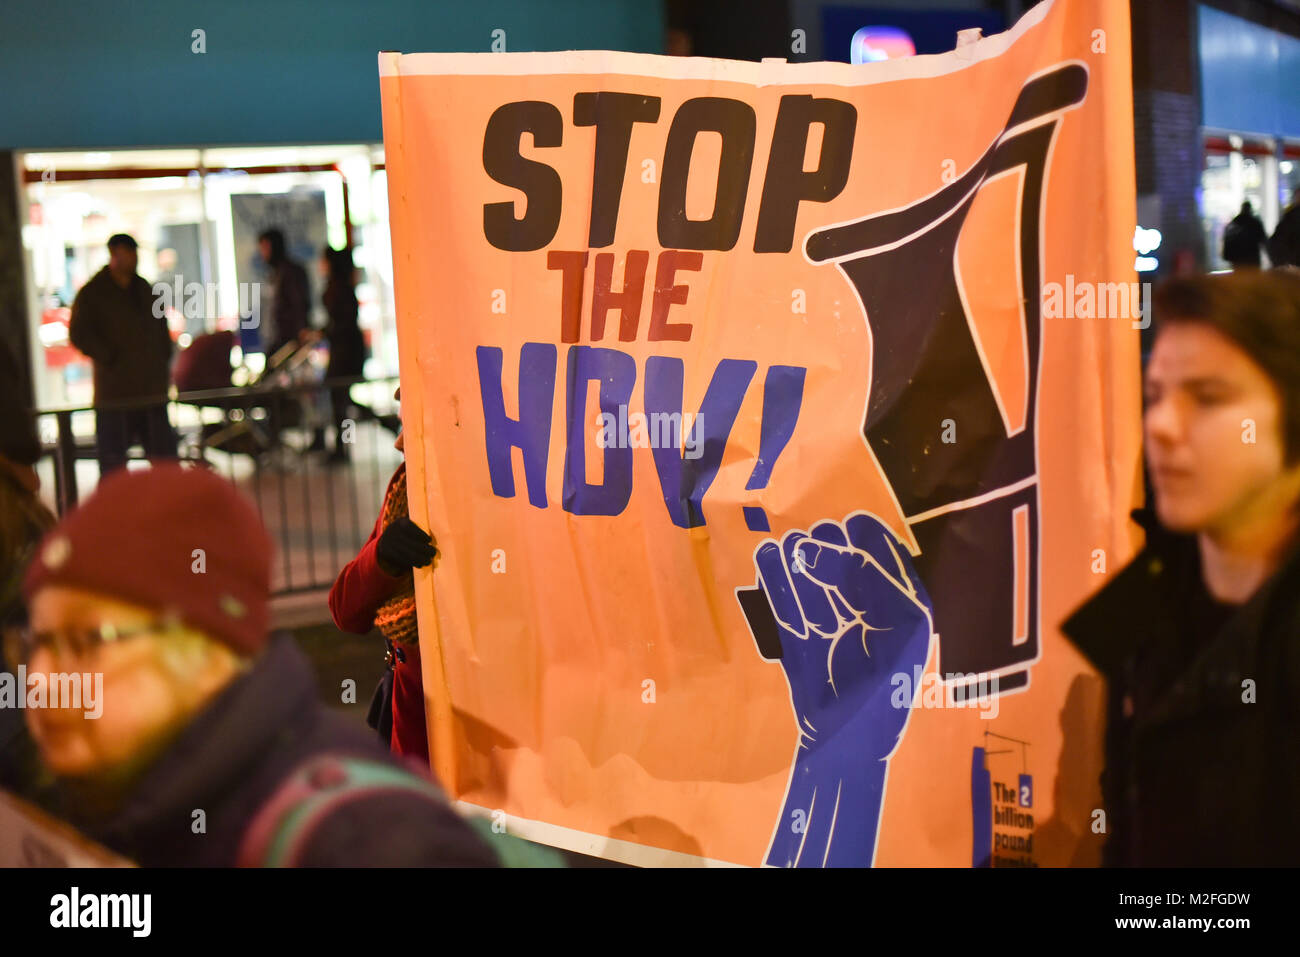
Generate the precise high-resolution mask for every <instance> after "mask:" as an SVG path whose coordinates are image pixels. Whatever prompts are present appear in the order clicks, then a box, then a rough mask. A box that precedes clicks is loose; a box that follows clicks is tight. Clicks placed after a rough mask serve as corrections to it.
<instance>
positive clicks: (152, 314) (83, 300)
mask: <svg viewBox="0 0 1300 957" xmlns="http://www.w3.org/2000/svg"><path fill="white" fill-rule="evenodd" d="M108 256H109V259H108V265H107V266H105V267H104V268H103V269H101V270H100V271H99V272H97V273H96V274H95V275H94V276H92V277H91V279H90V281H89V282H87V283H86V284H85V285H84V286H82V287H81V290H80V291H79V292H78V293H77V297H76V299H74V300H73V302H72V318H71V321H70V322H69V324H68V335H69V338H70V339H71V340H72V344H73V345H74V346H76V347H77V348H78V349H80V350H81V351H82V352H83V353H85V354H86V356H88V357H89V358H90V360H91V362H92V363H93V364H94V375H95V406H96V408H95V442H96V446H97V451H98V456H99V471H100V474H101V475H107V474H108V473H109V472H111V471H112V470H113V469H115V468H118V467H120V466H122V465H125V464H126V453H127V449H129V448H130V446H131V444H132V443H133V442H135V441H139V442H140V444H141V445H143V446H144V451H145V455H146V456H147V457H148V458H149V459H151V460H153V459H157V458H175V457H176V433H175V432H174V431H172V427H171V423H170V422H169V421H168V419H167V406H166V404H165V403H166V398H167V388H168V386H169V385H170V379H169V372H168V369H169V365H170V363H171V356H172V348H173V347H172V339H171V334H170V333H169V332H168V331H167V319H166V317H165V316H164V315H163V312H162V310H161V308H159V305H160V304H156V303H155V299H154V295H153V288H152V287H151V286H150V285H149V283H148V282H147V281H145V280H144V279H143V278H141V277H140V276H139V275H138V274H137V273H136V271H135V270H136V266H137V264H138V257H137V254H136V242H135V240H134V239H132V238H131V237H130V236H128V235H126V234H125V233H118V234H117V235H115V236H113V237H112V238H110V239H109V241H108ZM150 399H152V400H156V401H154V402H145V403H143V404H141V403H140V402H139V401H133V400H150ZM124 403H125V404H127V406H128V407H126V408H123V407H121V406H122V405H123V404H124Z"/></svg>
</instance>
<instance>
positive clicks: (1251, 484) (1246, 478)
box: [1063, 270, 1300, 867]
mask: <svg viewBox="0 0 1300 957" xmlns="http://www.w3.org/2000/svg"><path fill="white" fill-rule="evenodd" d="M1288 272H1289V271H1287V270H1270V271H1268V272H1258V271H1250V272H1243V273H1233V274H1230V275H1220V276H1204V277H1198V278H1192V279H1175V280H1171V281H1169V282H1167V283H1166V284H1164V285H1162V286H1161V287H1160V288H1159V289H1158V290H1157V292H1156V295H1155V298H1154V305H1155V309H1156V320H1157V330H1156V338H1155V344H1154V348H1153V350H1152V353H1151V359H1150V363H1149V365H1148V368H1147V372H1146V386H1145V387H1146V412H1145V421H1144V428H1145V447H1146V456H1147V466H1148V469H1149V470H1150V474H1151V479H1152V483H1153V487H1154V491H1155V495H1154V498H1155V516H1154V519H1151V518H1147V519H1146V523H1147V529H1148V536H1147V542H1146V546H1145V547H1144V548H1143V550H1142V551H1141V552H1140V553H1139V554H1138V556H1137V557H1136V558H1135V559H1134V560H1133V561H1132V562H1130V563H1129V564H1128V565H1127V566H1126V567H1125V568H1124V569H1123V570H1122V571H1120V572H1119V573H1118V574H1117V575H1116V577H1115V578H1114V579H1113V580H1112V581H1111V582H1110V583H1109V584H1107V585H1106V586H1105V587H1104V588H1103V589H1102V590H1101V592H1100V593H1099V594H1097V595H1096V596H1095V597H1094V598H1093V599H1091V600H1090V601H1089V602H1088V603H1087V604H1085V605H1084V606H1083V607H1082V608H1081V609H1079V610H1078V611H1076V612H1075V613H1074V614H1073V615H1072V616H1071V617H1070V618H1069V619H1068V620H1067V621H1066V623H1065V625H1064V626H1063V630H1064V631H1065V634H1066V635H1067V637H1068V638H1070V640H1071V641H1073V642H1074V644H1075V645H1076V646H1077V647H1078V648H1079V650H1080V651H1081V652H1082V653H1083V654H1084V655H1085V656H1086V657H1087V658H1088V659H1089V660H1090V661H1091V662H1092V663H1093V664H1094V666H1095V667H1096V668H1097V669H1098V670H1099V671H1100V672H1101V673H1102V674H1103V675H1104V676H1105V677H1106V678H1107V682H1108V688H1109V706H1108V718H1107V731H1106V762H1105V770H1104V772H1103V778H1102V791H1103V796H1104V810H1105V814H1106V818H1105V820H1106V823H1107V833H1108V835H1109V837H1108V840H1107V843H1106V848H1105V852H1104V855H1103V861H1104V863H1106V864H1109V865H1112V866H1143V867H1150V866H1238V865H1283V864H1285V865H1291V866H1294V865H1296V864H1298V863H1300V815H1298V814H1297V812H1296V809H1297V807H1300V276H1296V275H1288V274H1287V273H1288ZM1157 519H1158V522H1157V521H1156V520H1157Z"/></svg>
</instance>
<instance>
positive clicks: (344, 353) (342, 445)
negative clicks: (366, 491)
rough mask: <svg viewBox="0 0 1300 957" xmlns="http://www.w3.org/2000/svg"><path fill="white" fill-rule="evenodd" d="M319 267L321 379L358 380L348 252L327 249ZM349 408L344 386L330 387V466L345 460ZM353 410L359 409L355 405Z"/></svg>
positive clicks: (361, 354) (360, 343)
mask: <svg viewBox="0 0 1300 957" xmlns="http://www.w3.org/2000/svg"><path fill="white" fill-rule="evenodd" d="M321 266H322V270H323V272H324V274H325V291H324V293H322V294H321V304H322V305H323V306H324V307H325V315H326V316H327V321H326V323H325V328H324V330H323V334H324V337H325V339H326V341H327V342H328V343H329V350H330V358H329V365H328V366H326V368H325V378H326V379H342V378H347V377H349V376H359V375H361V373H362V371H363V369H364V366H365V364H366V341H365V338H364V337H363V336H362V334H361V326H360V324H359V316H360V306H359V304H358V302H357V290H356V266H355V265H354V264H353V262H352V249H351V248H350V247H349V248H345V249H331V248H330V247H328V246H326V247H325V251H324V253H323V254H322V257H321ZM353 405H357V404H356V403H353V401H352V397H351V390H350V388H349V387H348V386H345V385H343V386H334V387H333V388H331V389H330V406H331V409H332V412H333V416H334V450H333V451H332V452H331V453H330V461H331V462H346V461H347V460H348V458H349V455H348V443H347V442H345V441H344V432H343V422H344V420H345V419H346V418H347V416H348V412H349V409H350V407H351V406H353ZM357 408H358V409H361V408H362V407H361V406H360V405H357ZM365 411H367V412H368V411H369V410H365ZM372 415H373V414H372ZM321 444H322V445H323V444H324V443H323V442H322V443H321Z"/></svg>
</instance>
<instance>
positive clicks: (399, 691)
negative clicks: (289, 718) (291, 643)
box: [329, 433, 437, 764]
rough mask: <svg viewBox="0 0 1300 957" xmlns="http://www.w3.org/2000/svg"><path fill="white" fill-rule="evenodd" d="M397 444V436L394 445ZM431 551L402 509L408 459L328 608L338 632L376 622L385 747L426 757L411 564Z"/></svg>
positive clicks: (419, 563)
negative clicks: (387, 729) (381, 647)
mask: <svg viewBox="0 0 1300 957" xmlns="http://www.w3.org/2000/svg"><path fill="white" fill-rule="evenodd" d="M393 445H394V447H395V448H396V449H398V450H399V451H401V450H402V448H403V445H402V434H401V433H398V436H397V441H396V442H394V443H393ZM436 553H437V549H436V548H435V547H434V542H433V539H432V538H431V537H430V536H429V534H428V533H427V532H425V531H424V530H423V529H421V528H420V527H419V526H418V525H416V524H415V523H414V522H412V521H411V519H410V516H409V515H408V513H407V507H406V463H402V465H401V466H399V467H398V469H397V471H396V472H394V473H393V477H392V478H391V479H390V480H389V482H388V490H387V491H386V492H385V493H384V504H383V507H382V508H381V509H380V511H379V518H378V519H377V520H376V521H375V527H374V529H373V530H372V531H371V532H370V538H368V539H367V540H366V543H365V545H363V546H362V547H361V551H360V552H358V553H357V556H356V557H355V558H354V559H352V561H350V562H348V563H347V565H345V566H344V568H343V570H342V571H341V572H339V577H338V578H337V579H335V581H334V585H333V587H332V588H330V596H329V606H330V614H331V615H332V616H333V618H334V624H335V625H337V626H338V627H339V628H340V629H341V630H342V631H347V632H352V633H355V634H359V635H364V634H366V633H368V632H369V631H370V630H371V629H372V628H378V629H379V630H380V632H381V633H382V634H383V636H384V640H385V643H386V644H387V646H388V662H389V664H390V666H391V670H390V672H389V673H388V675H386V676H385V683H384V684H383V685H381V691H380V692H379V693H380V694H381V695H384V696H387V692H386V691H384V690H383V689H384V687H385V686H386V685H387V684H389V683H391V685H392V694H391V697H390V698H388V701H382V700H381V701H378V702H376V703H377V704H379V705H381V706H382V705H383V704H386V703H388V702H389V701H391V715H392V731H391V733H390V734H389V739H388V740H389V747H390V748H391V749H392V750H393V752H394V753H395V754H399V755H403V756H410V757H413V758H418V759H419V760H421V761H423V762H425V763H426V764H427V763H428V762H429V738H428V731H427V730H426V727H425V723H424V681H423V679H422V678H421V675H420V643H419V630H418V628H417V626H416V620H415V579H414V575H413V573H412V569H413V568H423V567H424V566H426V565H428V564H429V563H430V562H432V561H433V557H434V555H435V554H436ZM376 710H379V711H381V712H382V711H383V710H384V709H383V708H382V707H380V708H378V709H377V708H376V707H375V706H373V705H372V707H371V723H372V726H374V727H376V728H377V729H379V730H380V733H381V735H382V733H383V727H384V725H385V724H386V723H387V722H385V721H384V720H383V718H376Z"/></svg>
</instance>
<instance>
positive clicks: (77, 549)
mask: <svg viewBox="0 0 1300 957" xmlns="http://www.w3.org/2000/svg"><path fill="white" fill-rule="evenodd" d="M46 585H71V586H73V587H77V588H84V589H86V590H87V591H93V592H98V593H99V594H102V595H105V596H107V597H110V598H116V599H118V600H119V601H126V602H131V603H132V604H136V605H144V606H145V607H148V608H156V609H158V610H159V611H163V612H172V613H175V614H176V615H177V616H178V617H179V618H180V620H181V621H183V622H184V623H185V624H187V625H189V626H190V627H192V628H194V629H196V630H198V631H201V632H203V633H204V634H205V635H207V636H208V637H209V638H212V639H214V640H216V641H221V642H224V643H225V644H227V645H229V646H230V647H231V648H233V649H234V650H235V651H237V652H239V653H241V654H244V655H250V654H252V653H254V652H256V651H258V650H259V649H260V648H262V646H263V645H265V644H266V640H267V630H268V627H269V624H270V605H269V603H268V597H269V594H270V587H271V540H270V538H269V537H268V536H267V534H266V530H265V529H264V528H263V527H262V520H261V518H260V517H259V516H258V513H257V509H256V508H255V507H254V506H253V503H252V502H250V501H249V500H248V499H247V498H246V497H245V496H244V495H243V494H241V493H240V492H238V491H236V490H235V488H234V486H232V485H231V483H230V482H229V481H228V480H226V479H223V478H221V477H219V476H218V475H215V474H214V473H212V472H209V471H208V470H207V469H202V468H183V467H181V466H180V465H179V464H176V463H171V464H164V465H156V466H154V467H153V468H150V469H145V470H140V471H128V470H126V469H119V470H118V471H116V472H114V473H112V474H111V475H109V476H108V477H107V478H105V479H104V480H103V481H101V482H100V483H99V487H98V488H97V489H96V490H95V493H94V494H93V495H91V497H90V498H88V499H87V500H86V501H85V502H84V503H83V504H82V505H81V506H80V507H79V508H76V509H74V510H73V511H72V512H71V513H69V514H68V515H66V516H64V518H63V520H62V521H60V522H59V523H58V524H57V525H56V526H54V528H53V529H51V530H50V532H49V533H48V534H47V535H46V536H45V539H44V541H42V542H41V547H40V549H39V550H38V551H37V554H36V558H35V559H34V560H33V561H32V564H31V567H29V568H28V570H27V577H26V579H25V580H24V582H23V591H24V593H25V594H26V596H27V598H28V600H30V599H31V596H32V595H33V594H35V593H36V592H37V591H38V590H40V589H41V588H43V587H44V586H46Z"/></svg>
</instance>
